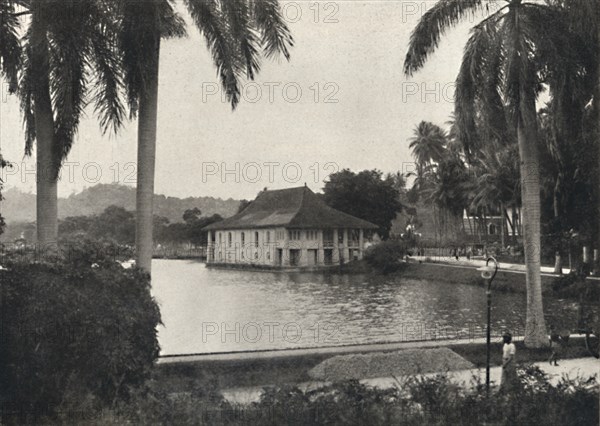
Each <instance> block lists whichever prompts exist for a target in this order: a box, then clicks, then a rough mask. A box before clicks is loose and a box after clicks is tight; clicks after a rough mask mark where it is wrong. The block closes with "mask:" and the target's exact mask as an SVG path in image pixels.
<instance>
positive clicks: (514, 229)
mask: <svg viewBox="0 0 600 426" xmlns="http://www.w3.org/2000/svg"><path fill="white" fill-rule="evenodd" d="M510 214H511V216H512V238H513V247H517V229H519V228H518V224H517V205H516V204H513V206H512V212H511V213H510ZM519 234H520V232H519Z"/></svg>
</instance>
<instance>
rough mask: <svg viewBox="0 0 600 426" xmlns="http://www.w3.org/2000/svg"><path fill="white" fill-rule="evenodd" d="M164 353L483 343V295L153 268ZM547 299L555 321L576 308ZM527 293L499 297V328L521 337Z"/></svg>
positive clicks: (174, 266)
mask: <svg viewBox="0 0 600 426" xmlns="http://www.w3.org/2000/svg"><path fill="white" fill-rule="evenodd" d="M153 293H154V295H155V297H156V299H157V300H158V301H159V303H160V305H161V312H162V318H163V322H164V327H161V328H160V330H159V340H160V344H161V347H162V352H161V353H162V354H163V355H167V354H182V353H205V352H228V351H241V350H259V349H278V348H294V347H315V346H331V345H347V344H357V343H373V342H387V341H403V340H404V341H406V340H422V339H433V338H453V337H468V336H469V335H474V334H477V335H482V333H483V331H484V327H485V321H486V318H485V309H486V298H485V291H484V289H483V288H480V287H476V286H472V285H460V284H447V283H436V282H430V281H424V280H414V279H399V278H397V277H396V278H389V277H372V276H367V275H339V274H330V273H328V274H313V273H310V274H309V273H283V272H273V273H270V272H250V271H235V270H219V269H209V268H206V267H205V265H204V264H202V263H198V262H194V261H183V260H182V261H178V260H155V261H154V262H153ZM569 307H570V304H568V303H566V302H564V301H560V300H555V299H554V300H553V299H547V300H546V301H545V308H546V312H547V314H548V318H549V319H550V320H552V321H560V322H562V323H565V324H566V323H573V324H575V323H576V318H577V309H576V308H574V309H570V308H569ZM524 317H525V295H524V294H507V293H505V294H503V293H497V294H495V295H494V305H493V308H492V318H493V328H494V329H495V330H500V329H503V328H506V327H508V328H510V329H511V330H522V329H523V324H524Z"/></svg>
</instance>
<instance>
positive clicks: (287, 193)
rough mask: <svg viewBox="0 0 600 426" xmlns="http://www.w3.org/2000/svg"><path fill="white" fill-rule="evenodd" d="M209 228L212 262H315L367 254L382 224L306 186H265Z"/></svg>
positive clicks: (294, 264)
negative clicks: (358, 215)
mask: <svg viewBox="0 0 600 426" xmlns="http://www.w3.org/2000/svg"><path fill="white" fill-rule="evenodd" d="M204 229H205V230H207V231H208V247H207V263H208V264H237V265H244V264H245V265H258V266H272V267H282V268H284V267H315V266H327V265H336V264H343V263H346V262H348V261H350V260H353V259H362V257H363V252H364V249H365V242H366V241H367V240H368V239H370V237H371V235H372V232H373V231H374V230H376V229H377V226H376V225H374V224H372V223H370V222H367V221H366V220H362V219H359V218H356V217H354V216H351V215H349V214H346V213H343V212H341V211H339V210H336V209H333V208H331V207H329V206H327V205H326V204H325V203H324V202H323V200H322V199H321V198H320V197H319V196H318V195H316V194H315V193H314V192H312V191H311V190H310V189H309V188H307V187H306V186H304V187H299V188H290V189H282V190H276V191H267V190H266V189H265V190H264V191H262V192H261V193H260V194H259V195H258V197H256V199H255V200H254V201H252V202H250V203H249V204H248V205H247V206H246V208H244V209H243V210H242V211H241V212H240V213H238V214H236V215H235V216H233V217H230V218H228V219H225V220H223V221H221V222H217V223H213V224H211V225H209V226H207V227H206V228H204Z"/></svg>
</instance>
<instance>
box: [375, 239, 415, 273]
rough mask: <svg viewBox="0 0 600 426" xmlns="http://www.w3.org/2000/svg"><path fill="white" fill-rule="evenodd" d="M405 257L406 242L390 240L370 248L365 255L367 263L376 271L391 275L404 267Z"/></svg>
mask: <svg viewBox="0 0 600 426" xmlns="http://www.w3.org/2000/svg"><path fill="white" fill-rule="evenodd" d="M405 255H406V244H405V243H404V242H402V241H391V240H389V241H383V242H381V243H379V244H376V245H374V246H371V247H369V248H368V249H367V251H366V253H365V261H366V262H367V264H368V265H369V266H371V267H372V268H373V269H375V270H376V271H378V272H381V273H383V274H389V273H390V272H396V271H398V270H400V268H401V267H402V266H403V265H404V263H403V262H402V258H403V257H404V256H405Z"/></svg>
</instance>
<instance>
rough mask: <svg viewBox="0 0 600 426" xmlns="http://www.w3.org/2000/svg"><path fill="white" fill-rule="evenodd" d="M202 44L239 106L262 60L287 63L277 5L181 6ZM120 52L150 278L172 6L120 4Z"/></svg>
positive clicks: (142, 261) (214, 2)
mask: <svg viewBox="0 0 600 426" xmlns="http://www.w3.org/2000/svg"><path fill="white" fill-rule="evenodd" d="M184 4H185V6H186V8H187V10H188V12H189V13H190V15H191V17H192V19H193V21H194V24H195V25H196V27H197V28H198V30H199V31H200V33H201V34H202V35H203V36H204V38H205V39H206V43H207V46H208V49H209V50H210V52H211V55H212V58H213V61H214V63H215V66H216V68H217V72H218V75H219V78H220V80H221V84H222V86H223V89H224V91H225V93H226V95H227V98H228V99H229V101H230V102H231V105H232V107H233V108H235V106H236V105H237V104H238V102H239V100H240V79H241V78H243V77H244V76H245V77H247V78H249V79H253V78H254V77H255V75H256V74H257V73H258V71H259V70H260V57H261V53H264V55H265V56H266V57H275V56H277V55H279V54H282V55H283V56H284V57H285V58H286V59H289V50H288V48H289V47H290V46H292V45H293V40H292V37H291V34H290V32H289V29H288V27H287V25H286V24H285V21H284V19H283V16H282V14H281V10H280V7H279V4H278V2H277V0H185V1H184ZM121 22H122V27H121V30H120V49H121V52H122V55H123V67H124V70H125V83H126V86H127V91H128V99H129V107H130V111H131V114H132V115H133V116H135V115H137V116H138V175H137V199H136V263H137V265H138V266H139V267H140V268H142V269H143V270H145V271H147V272H148V273H150V271H151V262H152V249H153V243H152V211H153V205H152V203H153V196H154V170H155V160H156V159H155V154H156V127H157V103H158V72H159V67H158V62H159V55H160V41H161V38H164V37H177V36H182V35H183V34H184V29H183V28H184V27H183V21H182V19H181V18H180V17H179V16H178V15H177V13H176V11H175V10H174V8H173V5H172V2H171V1H170V0H146V1H140V0H123V1H122V20H121Z"/></svg>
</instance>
